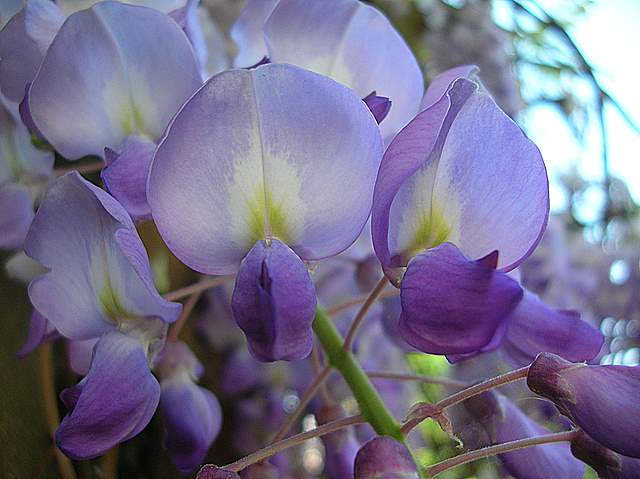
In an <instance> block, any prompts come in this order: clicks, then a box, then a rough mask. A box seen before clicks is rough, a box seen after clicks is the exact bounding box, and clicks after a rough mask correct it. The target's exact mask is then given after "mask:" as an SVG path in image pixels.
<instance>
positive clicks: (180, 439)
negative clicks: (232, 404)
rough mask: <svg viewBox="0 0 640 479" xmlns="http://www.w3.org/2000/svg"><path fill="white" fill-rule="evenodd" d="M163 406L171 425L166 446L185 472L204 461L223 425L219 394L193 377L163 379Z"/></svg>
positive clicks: (161, 397) (168, 428) (168, 425)
mask: <svg viewBox="0 0 640 479" xmlns="http://www.w3.org/2000/svg"><path fill="white" fill-rule="evenodd" d="M160 408H161V410H162V414H163V416H164V420H165V426H166V428H167V436H166V439H165V447H166V448H167V449H168V450H169V455H170V456H171V459H172V461H173V462H174V464H175V465H176V467H177V468H178V470H179V471H181V472H185V473H186V472H190V471H193V470H194V469H195V468H196V467H198V466H199V465H200V464H202V461H203V459H204V457H205V455H206V454H207V451H208V450H209V447H211V444H212V443H213V441H214V439H215V438H216V436H217V435H218V433H219V432H220V427H221V426H222V410H221V408H220V403H218V400H217V399H216V397H215V396H214V395H213V394H212V393H211V391H208V390H206V389H204V388H202V387H199V386H197V385H196V384H194V383H193V382H192V381H191V380H190V379H188V378H187V379H182V380H181V379H179V378H178V379H176V380H173V381H172V380H168V381H167V382H166V383H165V382H163V383H162V393H161V395H160Z"/></svg>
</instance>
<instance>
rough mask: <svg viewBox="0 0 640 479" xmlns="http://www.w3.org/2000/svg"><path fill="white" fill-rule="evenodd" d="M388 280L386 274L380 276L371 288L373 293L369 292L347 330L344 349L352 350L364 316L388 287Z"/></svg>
mask: <svg viewBox="0 0 640 479" xmlns="http://www.w3.org/2000/svg"><path fill="white" fill-rule="evenodd" d="M387 282H388V280H387V277H386V276H383V277H382V278H380V281H378V283H377V284H376V285H375V287H374V288H373V289H372V290H371V293H369V296H367V298H366V299H365V300H364V303H363V304H362V307H361V308H360V310H359V311H358V313H357V314H356V317H355V318H354V319H353V322H352V323H351V327H349V331H348V332H347V336H346V337H345V339H344V345H343V346H342V349H344V350H345V351H350V350H351V348H352V346H353V342H354V340H355V338H356V335H357V334H358V330H359V329H360V326H362V322H363V321H364V318H365V317H366V316H367V313H368V312H369V309H371V306H373V304H374V303H375V302H376V301H377V300H378V297H379V296H380V294H381V293H382V291H383V290H384V288H386V286H387Z"/></svg>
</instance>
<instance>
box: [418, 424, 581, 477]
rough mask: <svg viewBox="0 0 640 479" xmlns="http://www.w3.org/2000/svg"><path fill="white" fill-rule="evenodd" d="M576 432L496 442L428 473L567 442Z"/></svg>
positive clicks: (436, 473)
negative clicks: (539, 446)
mask: <svg viewBox="0 0 640 479" xmlns="http://www.w3.org/2000/svg"><path fill="white" fill-rule="evenodd" d="M575 434H576V431H575V430H573V431H564V432H556V433H553V434H546V435H544V436H538V437H528V438H525V439H518V440H517V441H509V442H505V443H503V444H496V445H494V446H488V447H484V448H482V449H477V450H475V451H469V452H467V453H465V454H460V455H459V456H455V457H452V458H449V459H445V460H444V461H442V462H438V463H437V464H434V465H432V466H429V467H427V474H428V475H429V477H431V478H432V477H435V476H437V475H438V474H441V473H443V472H445V471H448V470H449V469H453V468H454V467H458V466H461V465H463V464H467V463H469V462H473V461H477V460H478V459H484V458H487V457H492V456H496V455H498V454H504V453H506V452H511V451H517V450H518V449H524V448H526V447H531V446H538V445H540V444H550V443H554V442H567V441H571V440H572V439H573V438H574V436H575Z"/></svg>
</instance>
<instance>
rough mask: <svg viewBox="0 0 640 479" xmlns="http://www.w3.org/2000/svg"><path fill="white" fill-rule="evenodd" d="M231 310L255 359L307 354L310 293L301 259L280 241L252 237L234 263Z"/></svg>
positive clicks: (312, 290) (311, 288)
mask: <svg viewBox="0 0 640 479" xmlns="http://www.w3.org/2000/svg"><path fill="white" fill-rule="evenodd" d="M231 309H232V310H233V315H234V317H235V320H236V322H237V323H238V326H240V328H241V329H242V331H244V334H245V335H246V336H247V340H248V342H249V350H250V351H251V354H252V355H253V356H254V357H255V358H256V359H258V360H259V361H265V362H269V361H278V360H281V359H282V360H287V361H291V360H296V359H303V358H305V357H307V356H308V355H309V353H310V352H311V346H312V343H313V335H312V331H311V323H312V322H313V318H314V315H315V310H316V292H315V288H314V286H313V283H312V282H311V278H310V277H309V272H308V271H307V268H306V266H305V265H304V263H303V262H302V260H301V259H300V258H299V257H298V256H297V255H296V254H295V253H294V252H293V251H292V250H291V249H290V248H289V247H288V246H287V245H285V244H284V243H282V242H280V241H278V240H276V239H272V240H270V241H269V242H268V243H267V241H258V242H256V244H255V245H254V246H253V248H251V251H249V253H248V254H247V256H245V258H244V259H243V260H242V263H241V264H240V270H239V271H238V275H237V276H236V285H235V288H234V290H233V297H232V298H231Z"/></svg>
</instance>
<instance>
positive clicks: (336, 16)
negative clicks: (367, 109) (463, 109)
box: [264, 0, 424, 140]
mask: <svg viewBox="0 0 640 479" xmlns="http://www.w3.org/2000/svg"><path fill="white" fill-rule="evenodd" d="M264 32H265V41H266V44H267V49H268V52H269V55H268V56H269V59H270V60H271V61H272V62H279V63H290V64H292V65H298V66H301V67H303V68H306V69H309V70H311V71H314V72H316V73H320V74H322V75H327V76H329V77H331V78H333V79H334V80H336V81H339V82H340V83H343V84H345V85H347V86H348V87H350V88H352V89H353V90H354V91H355V92H356V93H357V94H358V95H360V97H361V98H364V97H365V96H367V95H368V94H369V93H371V92H372V91H376V92H378V95H381V96H384V97H387V98H389V99H390V100H391V101H392V102H393V107H392V108H391V111H390V112H389V115H388V116H387V118H386V119H385V120H384V122H382V124H381V125H380V127H381V129H382V132H383V137H384V138H385V139H387V140H389V139H391V138H392V136H393V135H394V134H395V133H396V132H398V131H399V130H400V129H401V128H402V127H403V126H404V125H406V124H407V123H408V122H409V120H411V118H413V116H414V115H415V114H416V113H417V112H418V107H419V105H420V99H421V98H422V94H423V91H424V80H423V77H422V72H421V71H420V67H419V66H418V63H417V61H416V59H415V57H414V56H413V53H412V52H411V50H410V49H409V47H408V45H407V44H406V43H405V41H404V40H403V39H402V37H401V36H400V34H399V33H398V32H397V31H396V30H395V29H394V28H393V26H392V25H391V23H390V22H389V20H387V18H386V17H385V16H384V15H383V14H382V13H380V12H379V11H378V10H376V9H375V8H373V7H371V6H369V5H366V4H364V3H363V2H359V1H356V0H325V1H322V2H312V1H308V0H281V1H280V2H279V3H278V5H277V7H276V8H275V9H274V10H273V12H272V14H271V15H270V16H269V18H268V19H267V21H266V23H265V25H264Z"/></svg>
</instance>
